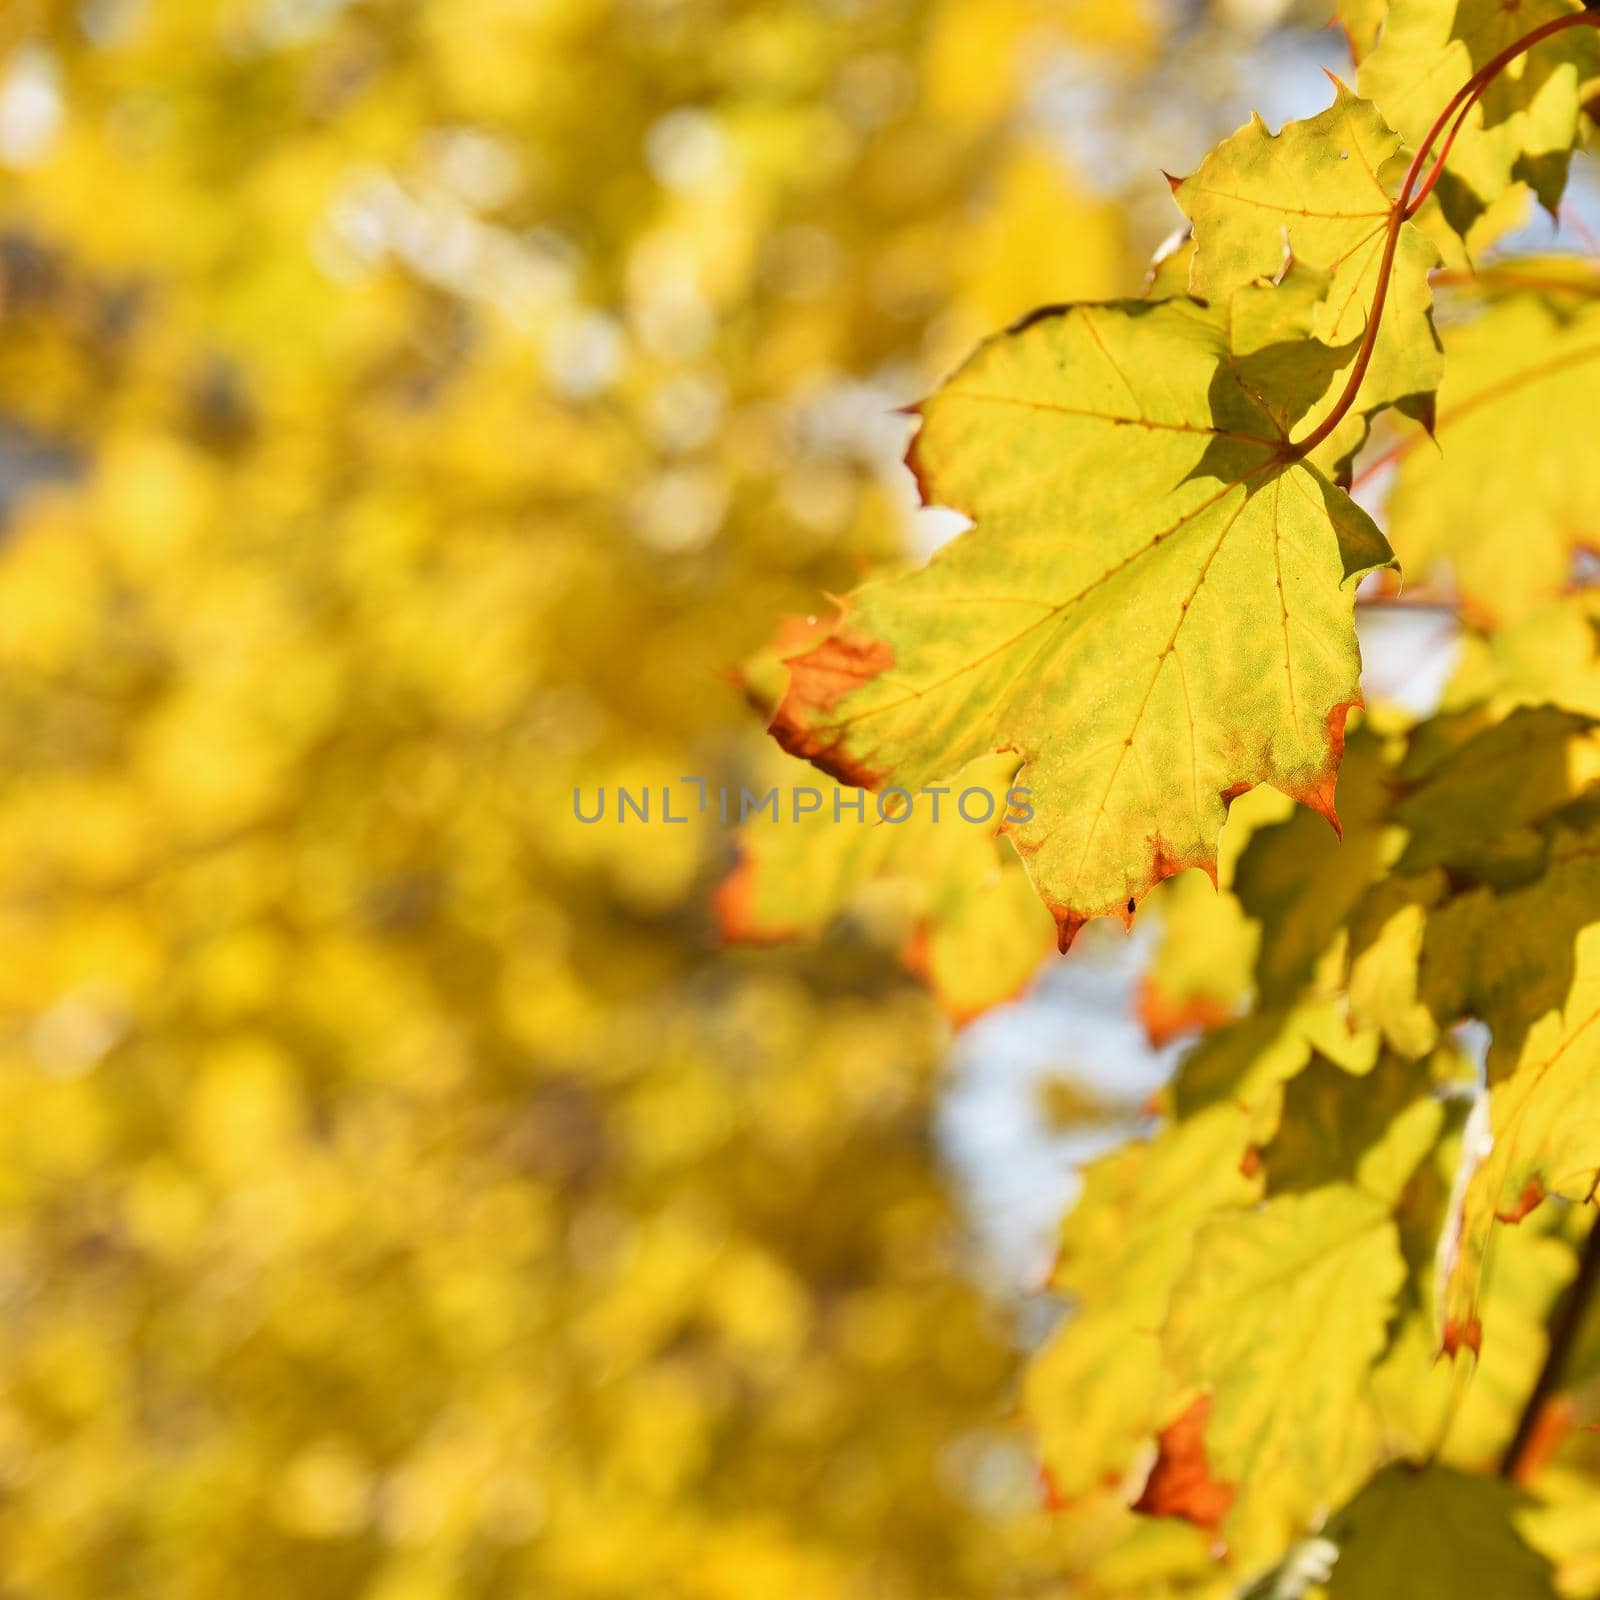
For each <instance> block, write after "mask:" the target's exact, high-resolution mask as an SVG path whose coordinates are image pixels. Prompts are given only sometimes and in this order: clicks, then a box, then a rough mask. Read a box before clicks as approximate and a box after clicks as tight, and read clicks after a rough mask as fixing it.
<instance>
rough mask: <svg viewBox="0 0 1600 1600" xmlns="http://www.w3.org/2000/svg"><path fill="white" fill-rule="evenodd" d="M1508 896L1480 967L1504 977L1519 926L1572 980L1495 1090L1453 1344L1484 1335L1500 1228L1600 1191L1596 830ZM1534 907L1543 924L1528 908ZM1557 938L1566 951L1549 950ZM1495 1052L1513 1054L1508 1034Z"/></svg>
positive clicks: (1485, 935)
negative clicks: (1557, 1200) (1500, 956)
mask: <svg viewBox="0 0 1600 1600" xmlns="http://www.w3.org/2000/svg"><path fill="white" fill-rule="evenodd" d="M1579 851H1581V852H1583V854H1582V855H1581V856H1580V855H1578V854H1576V852H1579ZM1508 902H1516V903H1515V905H1513V906H1510V907H1509V911H1510V915H1509V916H1507V917H1502V918H1497V919H1496V920H1495V922H1494V923H1493V924H1492V925H1487V926H1484V927H1483V928H1482V929H1481V930H1480V938H1479V942H1478V946H1477V950H1476V952H1475V953H1476V956H1477V965H1478V966H1479V967H1480V968H1485V967H1487V968H1490V969H1491V972H1490V973H1489V974H1488V976H1491V977H1492V978H1493V979H1495V980H1499V981H1501V982H1502V984H1503V975H1502V974H1501V973H1500V972H1498V971H1494V970H1492V969H1493V967H1494V965H1495V947H1496V946H1498V945H1500V944H1502V943H1504V944H1511V943H1512V942H1513V941H1514V940H1516V939H1517V938H1518V937H1519V936H1520V937H1521V938H1524V939H1527V940H1529V941H1530V942H1531V945H1532V949H1533V950H1538V949H1540V948H1541V947H1542V948H1544V949H1546V950H1548V951H1549V956H1548V959H1549V961H1550V962H1551V964H1552V965H1554V966H1555V967H1556V968H1557V969H1558V970H1561V969H1565V970H1566V971H1568V972H1570V977H1571V981H1570V984H1569V985H1568V986H1567V989H1566V995H1565V999H1564V1001H1563V1002H1562V1003H1561V1005H1560V1007H1559V1009H1557V1010H1551V1011H1543V1012H1542V1013H1541V1014H1540V1015H1539V1016H1538V1020H1537V1021H1535V1022H1533V1024H1532V1026H1531V1027H1529V1028H1528V1030H1527V1033H1526V1037H1525V1039H1524V1040H1523V1043H1522V1047H1521V1051H1520V1054H1519V1055H1518V1056H1517V1058H1516V1064H1515V1066H1514V1067H1513V1068H1512V1070H1511V1071H1510V1073H1509V1075H1506V1076H1504V1077H1503V1078H1502V1079H1501V1081H1499V1082H1496V1083H1495V1084H1494V1086H1493V1088H1492V1089H1491V1091H1490V1098H1489V1114H1488V1130H1487V1131H1488V1135H1489V1141H1490V1142H1489V1144H1488V1148H1487V1150H1486V1151H1484V1152H1483V1153H1482V1156H1481V1159H1480V1160H1479V1161H1478V1162H1477V1165H1476V1166H1475V1167H1473V1168H1472V1169H1471V1171H1470V1174H1469V1176H1468V1177H1467V1181H1466V1184H1465V1187H1464V1189H1463V1191H1462V1198H1461V1213H1460V1217H1459V1219H1458V1220H1455V1221H1454V1222H1453V1227H1452V1233H1453V1237H1452V1239H1451V1242H1450V1247H1449V1250H1448V1254H1447V1258H1446V1259H1447V1263H1448V1270H1447V1275H1446V1280H1445V1284H1444V1303H1443V1315H1442V1330H1441V1339H1442V1342H1443V1344H1444V1346H1445V1348H1446V1349H1449V1350H1454V1349H1457V1348H1459V1347H1461V1346H1462V1345H1467V1346H1470V1347H1471V1348H1473V1349H1477V1348H1479V1347H1480V1345H1481V1342H1482V1332H1481V1325H1480V1313H1479V1305H1478V1302H1479V1298H1480V1294H1481V1280H1482V1276H1483V1273H1484V1271H1485V1267H1486V1263H1487V1258H1488V1256H1489V1252H1490V1248H1491V1243H1492V1239H1493V1235H1494V1233H1495V1230H1496V1228H1497V1226H1498V1225H1500V1224H1503V1223H1515V1222H1518V1221H1520V1220H1521V1219H1522V1218H1523V1217H1525V1216H1526V1215H1527V1214H1528V1212H1530V1211H1531V1210H1532V1209H1533V1208H1534V1207H1535V1206H1537V1205H1538V1204H1539V1203H1540V1202H1541V1201H1542V1200H1544V1199H1545V1198H1546V1196H1549V1195H1563V1196H1565V1197H1567V1198H1568V1199H1574V1200H1586V1199H1589V1198H1590V1197H1591V1196H1592V1195H1593V1193H1594V1191H1595V1186H1596V1182H1597V1177H1600V922H1596V921H1594V920H1593V918H1594V908H1595V907H1596V906H1597V905H1600V848H1597V847H1596V845H1595V844H1594V842H1593V841H1592V840H1590V841H1586V842H1584V843H1579V842H1578V841H1576V840H1564V841H1562V842H1561V844H1559V845H1558V846H1557V849H1556V854H1555V857H1554V859H1553V861H1552V865H1551V868H1550V870H1549V880H1548V881H1546V882H1541V883H1540V884H1538V885H1536V886H1535V887H1534V888H1532V889H1530V890H1524V891H1520V892H1519V893H1518V894H1517V895H1515V896H1508V897H1505V899H1504V900H1503V901H1502V903H1501V904H1502V907H1506V906H1507V903H1508ZM1530 909H1533V911H1534V916H1535V917H1536V918H1537V919H1538V920H1537V925H1530V921H1529V920H1528V919H1527V918H1526V916H1524V917H1518V916H1517V913H1519V912H1520V913H1524V914H1525V913H1527V912H1528V911H1529V910H1530ZM1574 924H1576V925H1577V927H1578V931H1577V933H1576V935H1575V936H1574V935H1573V933H1572V932H1571V929H1572V927H1573V925H1574ZM1552 936H1553V937H1552ZM1558 940H1560V941H1562V942H1563V943H1565V945H1566V948H1565V949H1562V948H1559V947H1557V948H1554V949H1552V948H1550V947H1551V945H1552V944H1555V943H1556V942H1557V941H1558ZM1529 959H1530V955H1529V953H1527V951H1526V950H1525V951H1524V952H1523V953H1522V954H1520V955H1517V956H1513V958H1512V960H1513V962H1514V963H1515V964H1516V965H1517V966H1522V964H1523V963H1526V962H1527V961H1528V960H1529ZM1541 976H1542V975H1541ZM1499 998H1500V999H1501V1001H1502V1004H1518V1005H1519V1006H1520V1007H1522V1008H1524V1009H1525V1011H1531V1010H1532V1008H1533V1005H1535V1004H1537V1002H1536V1001H1535V1002H1532V1004H1530V1003H1529V1001H1528V996H1527V991H1526V989H1524V988H1523V987H1522V986H1518V987H1517V989H1516V991H1515V993H1514V994H1512V995H1507V994H1502V995H1501V996H1500V997H1499ZM1495 1052H1497V1053H1501V1054H1502V1055H1503V1054H1504V1051H1503V1047H1502V1040H1501V1036H1500V1035H1498V1034H1497V1036H1496V1040H1495ZM1492 1067H1493V1056H1491V1070H1492Z"/></svg>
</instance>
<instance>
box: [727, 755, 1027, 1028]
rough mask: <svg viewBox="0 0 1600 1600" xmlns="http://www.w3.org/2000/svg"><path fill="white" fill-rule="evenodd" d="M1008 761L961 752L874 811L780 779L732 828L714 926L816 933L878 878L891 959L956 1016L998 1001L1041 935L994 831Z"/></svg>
mask: <svg viewBox="0 0 1600 1600" xmlns="http://www.w3.org/2000/svg"><path fill="white" fill-rule="evenodd" d="M1015 768H1016V761H1015V759H1014V758H1012V757H1007V756H992V757H989V758H987V759H986V760H982V761H977V762H974V763H973V764H972V765H971V766H970V767H968V768H966V769H965V770H964V771H962V772H961V773H960V774H958V775H957V777H956V778H955V779H954V780H952V782H951V783H950V784H949V785H948V786H942V787H941V790H940V793H939V794H937V795H917V796H914V797H910V798H908V799H906V800H901V799H900V798H899V797H894V798H893V800H892V801H891V803H890V805H889V806H887V807H886V808H885V809H886V810H888V812H889V815H888V818H887V819H885V818H884V817H882V816H880V813H879V808H878V806H877V804H876V803H875V800H874V798H873V797H870V796H869V797H867V798H866V800H865V803H864V804H863V803H862V797H861V796H860V795H859V794H858V793H857V792H855V791H853V790H845V791H843V792H840V790H839V786H838V785H836V784H835V783H834V782H832V781H831V780H829V779H821V780H818V781H817V782H816V783H814V784H811V785H809V786H808V785H807V784H804V783H802V784H800V785H797V786H792V787H790V788H787V789H780V790H779V810H778V814H777V815H776V816H774V815H773V814H772V812H771V811H770V810H767V811H762V812H760V813H759V814H758V815H756V816H754V817H752V819H751V820H750V821H748V822H747V823H746V824H745V825H744V826H743V827H741V828H740V829H739V832H738V835H737V841H738V850H739V860H738V864H737V866H736V867H735V868H734V870H733V871H732V873H731V874H730V875H729V876H728V877H727V878H726V879H725V880H724V881H723V883H722V885H721V886H720V887H719V889H718V891H717V894H716V897H715V908H716V912H717V917H718V922H719V924H720V926H721V929H722V933H723V936H724V937H725V938H727V939H729V940H733V941H741V942H755V943H764V942H774V941H778V940H785V939H798V938H816V937H817V936H818V935H820V934H821V933H822V932H823V930H824V929H825V928H826V927H827V926H828V924H829V923H831V922H832V921H833V920H834V919H835V918H836V917H838V916H839V915H840V914H841V913H842V912H845V911H846V910H848V909H850V908H852V907H856V906H859V905H860V904H861V903H862V900H863V896H864V894H865V893H866V892H867V891H868V890H869V888H871V887H877V888H881V889H883V890H885V891H888V892H890V893H891V894H894V895H895V897H896V898H897V900H898V906H897V908H896V909H897V910H898V913H899V914H898V916H897V917H895V919H894V920H895V922H896V926H897V927H898V928H900V929H901V930H902V931H903V933H904V936H905V943H904V946H903V950H902V957H903V959H904V961H905V962H906V964H907V965H908V966H909V967H910V968H911V969H912V970H913V971H914V972H915V973H917V975H918V976H919V977H921V978H922V979H924V981H925V982H926V983H927V984H928V986H929V988H930V989H931V990H932V991H933V993H934V994H935V995H936V996H937V998H938V999H939V1001H940V1003H941V1004H942V1005H943V1006H944V1007H945V1009H946V1010H947V1011H948V1012H949V1013H950V1014H951V1016H952V1017H953V1018H955V1020H956V1021H958V1022H964V1021H967V1020H969V1019H970V1018H972V1017H974V1016H976V1015H978V1014H979V1013H980V1012H983V1011H986V1010H988V1009H989V1008H990V1007H992V1006H995V1005H998V1004H1000V1003H1001V1002H1002V1001H1004V1000H1008V999H1011V998H1012V997H1013V996H1015V995H1016V994H1017V993H1018V992H1019V991H1020V990H1021V989H1023V988H1024V987H1025V986H1026V984H1027V983H1028V980H1029V979H1030V978H1032V977H1033V975H1034V973H1035V972H1037V971H1038V969H1039V966H1040V964H1041V963H1042V962H1043V961H1045V960H1046V959H1047V958H1048V957H1049V956H1050V954H1051V952H1052V948H1053V943H1054V941H1053V937H1052V934H1053V930H1052V927H1051V922H1050V917H1049V915H1048V913H1047V912H1046V911H1045V910H1044V908H1043V907H1042V906H1041V905H1040V904H1039V898H1038V896H1037V895H1036V894H1035V893H1034V892H1033V887H1032V885H1031V884H1030V883H1029V882H1028V877H1027V874H1026V873H1025V872H1024V871H1023V869H1022V864H1021V862H1020V861H1019V860H1018V859H1017V854H1016V851H1015V850H1014V849H1013V848H1012V847H1011V844H1010V842H1009V840H1007V839H1005V838H1004V837H1001V836H1000V834H999V832H998V830H999V828H1000V824H1001V820H1002V818H1003V817H1004V816H1005V814H1006V811H1007V809H1008V790H1009V788H1010V784H1011V778H1012V774H1013V772H1014V771H1015ZM799 773H800V776H801V777H802V778H806V777H809V776H810V772H809V769H808V768H800V769H799ZM807 787H809V788H810V789H811V790H812V791H813V793H812V794H810V795H807V797H806V803H807V805H808V807H809V808H808V809H806V810H804V811H800V812H798V813H797V812H796V810H795V806H794V804H793V800H794V796H795V795H796V794H797V793H799V792H800V791H801V790H804V789H806V788H807ZM812 801H815V804H814V805H813V804H811V802H812ZM963 805H964V806H966V808H967V812H968V814H969V815H970V816H972V817H974V818H976V819H978V820H977V821H968V820H967V818H966V817H965V816H963V814H962V811H961V807H962V806H963ZM896 806H898V807H899V810H898V812H897V811H896V810H895V809H894V808H895V807H896Z"/></svg>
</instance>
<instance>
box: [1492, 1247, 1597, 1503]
mask: <svg viewBox="0 0 1600 1600" xmlns="http://www.w3.org/2000/svg"><path fill="white" fill-rule="evenodd" d="M1596 1289H1600V1224H1597V1223H1591V1224H1590V1226H1589V1237H1588V1238H1587V1239H1585V1240H1584V1242H1583V1254H1582V1255H1581V1256H1579V1258H1578V1275H1577V1277H1575V1278H1574V1279H1573V1280H1572V1284H1571V1287H1570V1288H1569V1289H1568V1290H1567V1293H1566V1298H1565V1299H1564V1300H1563V1301H1562V1302H1561V1309H1560V1311H1559V1312H1558V1313H1557V1314H1556V1318H1555V1321H1554V1323H1553V1324H1552V1325H1551V1328H1550V1348H1549V1349H1548V1350H1546V1351H1545V1357H1544V1365H1543V1366H1542V1367H1541V1368H1540V1369H1539V1376H1538V1377H1537V1378H1536V1379H1535V1380H1534V1385H1533V1389H1532V1392H1531V1393H1530V1394H1529V1395H1528V1401H1527V1404H1526V1405H1525V1406H1523V1408H1522V1415H1521V1416H1520V1417H1519V1418H1518V1419H1517V1431H1516V1432H1515V1433H1514V1434H1513V1435H1512V1436H1511V1443H1510V1444H1508V1445H1507V1446H1506V1451H1505V1454H1504V1455H1503V1456H1502V1457H1501V1458H1500V1476H1501V1477H1503V1478H1511V1479H1513V1480H1515V1481H1516V1482H1518V1483H1520V1482H1522V1481H1523V1478H1524V1474H1525V1473H1527V1472H1530V1471H1532V1469H1533V1467H1534V1465H1535V1464H1536V1463H1535V1459H1534V1456H1535V1452H1534V1445H1535V1444H1536V1442H1537V1441H1538V1438H1539V1424H1540V1421H1541V1419H1542V1418H1543V1416H1544V1413H1545V1409H1546V1407H1547V1406H1548V1405H1549V1403H1550V1402H1551V1400H1553V1399H1554V1398H1555V1397H1556V1395H1557V1394H1558V1393H1559V1392H1560V1390H1561V1383H1562V1369H1563V1368H1564V1367H1565V1366H1566V1364H1567V1357H1568V1356H1570V1355H1571V1354H1572V1347H1573V1345H1575V1344H1576V1343H1577V1341H1578V1335H1579V1333H1580V1332H1581V1331H1582V1329H1583V1324H1584V1319H1585V1318H1586V1317H1587V1316H1588V1314H1589V1307H1590V1305H1591V1303H1592V1302H1593V1300H1594V1297H1595V1291H1596Z"/></svg>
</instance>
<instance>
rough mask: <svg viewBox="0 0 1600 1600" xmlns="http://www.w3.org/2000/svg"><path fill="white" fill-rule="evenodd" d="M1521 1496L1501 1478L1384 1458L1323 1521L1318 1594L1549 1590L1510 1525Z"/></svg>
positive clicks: (1425, 1596)
mask: <svg viewBox="0 0 1600 1600" xmlns="http://www.w3.org/2000/svg"><path fill="white" fill-rule="evenodd" d="M1529 1504H1530V1502H1529V1501H1528V1499H1527V1497H1526V1496H1525V1495H1524V1494H1523V1493H1522V1492H1521V1491H1520V1490H1518V1489H1517V1488H1516V1487H1515V1486H1514V1485H1512V1484H1509V1483H1507V1482H1505V1481H1504V1480H1503V1479H1499V1478H1489V1477H1477V1476H1473V1475H1471V1474H1468V1473H1464V1472H1457V1471H1454V1470H1453V1469H1451V1468H1449V1467H1442V1466H1431V1467H1427V1468H1424V1469H1421V1470H1419V1469H1417V1468H1414V1467H1409V1466H1404V1465H1397V1466H1392V1467H1389V1468H1387V1469H1386V1470H1384V1471H1383V1472H1381V1473H1379V1474H1378V1476H1377V1477H1376V1478H1374V1479H1373V1480H1372V1482H1371V1483H1369V1484H1368V1485H1367V1486H1366V1488H1364V1489H1363V1490H1362V1491H1361V1493H1360V1494H1359V1495H1357V1496H1356V1497H1355V1499H1354V1500H1352V1501H1351V1502H1350V1504H1349V1505H1347V1506H1346V1507H1345V1508H1344V1509H1343V1510H1342V1511H1340V1512H1339V1513H1337V1515H1335V1516H1334V1517H1333V1518H1332V1519H1330V1521H1329V1524H1328V1527H1327V1529H1326V1530H1325V1533H1324V1537H1325V1538H1326V1539H1327V1541H1328V1542H1329V1543H1330V1544H1331V1545H1333V1546H1334V1548H1335V1550H1336V1551H1337V1557H1336V1559H1335V1560H1334V1562H1333V1571H1332V1574H1331V1577H1330V1579H1329V1582H1328V1586H1327V1595H1328V1600H1461V1597H1462V1596H1465V1595H1482V1596H1484V1597H1485V1600H1488V1597H1489V1596H1493V1597H1494V1600H1554V1597H1555V1588H1554V1586H1553V1583H1552V1581H1551V1572H1550V1565H1549V1563H1548V1562H1547V1561H1546V1560H1545V1558H1544V1557H1543V1556H1541V1555H1539V1554H1537V1553H1536V1552H1535V1551H1534V1550H1532V1549H1530V1548H1529V1546H1528V1544H1527V1543H1526V1541H1525V1540H1524V1539H1523V1537H1522V1534H1521V1533H1520V1532H1519V1530H1518V1520H1519V1518H1520V1516H1521V1515H1522V1514H1523V1513H1524V1512H1525V1511H1526V1509H1527V1508H1528V1506H1529Z"/></svg>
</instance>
